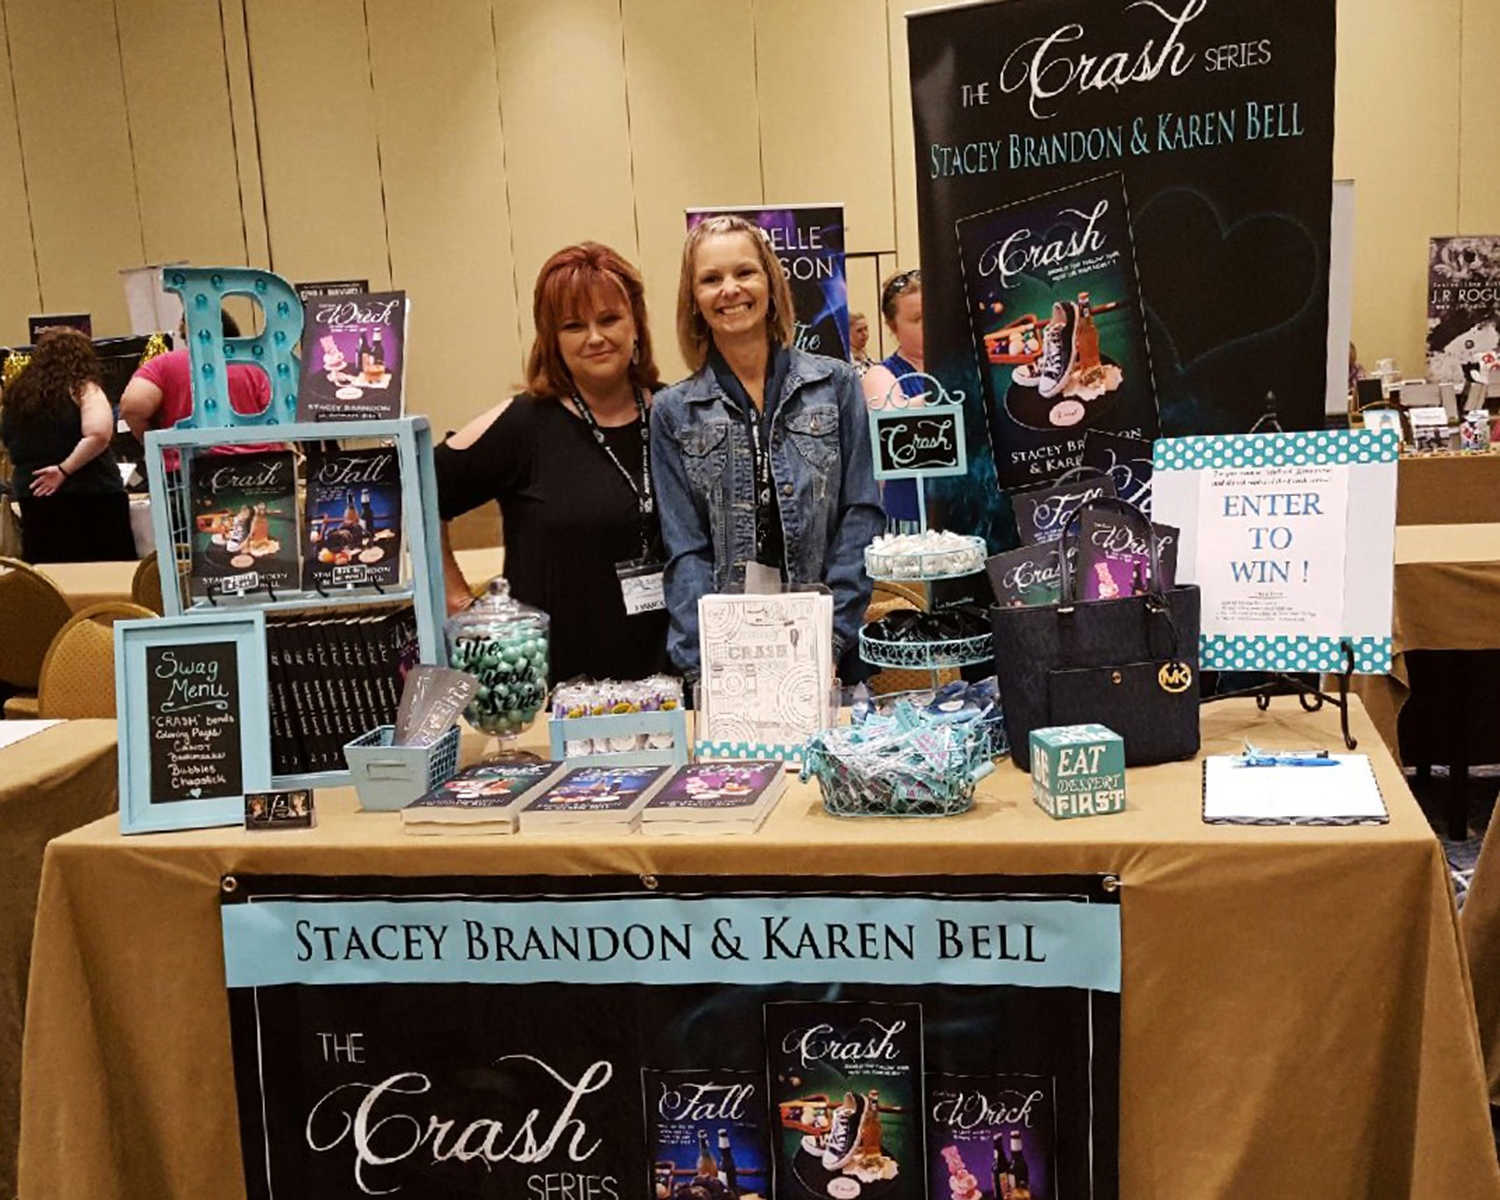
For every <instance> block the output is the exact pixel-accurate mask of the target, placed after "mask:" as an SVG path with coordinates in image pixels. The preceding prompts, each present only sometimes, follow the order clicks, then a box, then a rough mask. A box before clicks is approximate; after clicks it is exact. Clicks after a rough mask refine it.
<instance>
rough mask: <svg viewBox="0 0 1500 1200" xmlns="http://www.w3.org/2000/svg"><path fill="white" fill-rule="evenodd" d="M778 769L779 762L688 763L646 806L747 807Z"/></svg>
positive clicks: (780, 769) (670, 807)
mask: <svg viewBox="0 0 1500 1200" xmlns="http://www.w3.org/2000/svg"><path fill="white" fill-rule="evenodd" d="M781 772H782V765H781V764H780V763H779V762H740V763H736V762H703V763H689V764H688V765H687V766H685V767H683V768H682V769H681V770H680V771H678V772H677V774H676V776H675V777H673V778H672V779H670V780H669V781H668V782H667V785H666V786H665V787H664V788H662V790H661V791H659V792H657V793H656V795H655V796H653V797H652V798H651V802H650V803H649V804H648V805H647V806H646V808H647V809H648V810H649V811H651V812H656V811H657V810H659V809H664V808H665V809H674V810H677V809H692V810H699V811H702V810H708V811H712V810H714V809H724V810H728V811H730V812H733V811H734V810H737V809H742V808H750V807H751V806H753V805H754V804H755V802H756V801H757V800H758V799H760V796H761V793H762V792H764V791H765V790H766V788H767V787H768V786H770V784H771V783H772V781H774V780H775V779H776V778H777V777H778V776H779V775H780V774H781Z"/></svg>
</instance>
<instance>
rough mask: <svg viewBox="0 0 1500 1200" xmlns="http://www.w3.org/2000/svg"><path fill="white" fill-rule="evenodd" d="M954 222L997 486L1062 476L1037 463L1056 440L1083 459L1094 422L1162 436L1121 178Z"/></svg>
mask: <svg viewBox="0 0 1500 1200" xmlns="http://www.w3.org/2000/svg"><path fill="white" fill-rule="evenodd" d="M956 230H957V234H958V244H959V256H960V263H961V268H962V271H963V279H964V290H965V293H966V295H965V302H966V305H967V309H968V313H969V323H970V329H971V331H972V333H973V337H974V351H975V357H976V359H977V362H976V366H977V368H978V370H979V375H980V378H981V379H982V380H983V381H984V389H985V394H986V399H987V401H988V404H989V410H990V421H991V424H992V427H993V433H994V436H995V445H996V450H997V459H996V467H997V471H998V475H999V481H1000V486H1001V487H1003V488H1010V487H1017V486H1020V485H1022V484H1025V483H1028V482H1035V481H1036V480H1037V479H1039V478H1047V477H1050V476H1051V475H1055V474H1056V473H1057V470H1060V469H1061V466H1059V467H1058V468H1057V469H1056V470H1050V471H1049V470H1045V469H1040V470H1039V469H1038V464H1039V463H1041V464H1045V463H1046V462H1047V461H1048V457H1049V456H1048V455H1046V454H1045V451H1046V450H1047V449H1049V448H1050V449H1053V450H1055V451H1056V453H1055V454H1053V455H1052V456H1050V457H1052V458H1056V459H1059V460H1060V459H1062V458H1066V459H1067V460H1068V461H1067V462H1064V463H1062V464H1061V465H1062V466H1065V465H1071V464H1073V463H1076V462H1077V460H1078V458H1079V456H1080V455H1081V454H1082V452H1083V441H1082V437H1083V433H1084V432H1085V430H1088V429H1101V430H1107V431H1111V432H1115V433H1124V434H1128V435H1129V436H1131V437H1136V438H1144V439H1147V440H1150V439H1152V438H1155V436H1156V434H1157V424H1158V422H1157V408H1156V386H1155V382H1154V380H1153V379H1152V375H1151V360H1150V354H1149V351H1148V347H1147V344H1146V324H1145V315H1144V312H1143V309H1142V306H1141V297H1140V290H1139V286H1138V284H1137V280H1136V270H1135V252H1134V248H1133V244H1132V240H1131V232H1130V214H1129V210H1128V207H1127V204H1126V197H1125V185H1124V179H1123V177H1122V176H1121V175H1119V174H1113V175H1104V176H1100V177H1099V178H1097V179H1091V180H1088V181H1086V182H1083V183H1078V184H1074V185H1072V186H1070V187H1066V188H1061V189H1059V190H1057V191H1053V192H1047V193H1045V194H1043V195H1040V196H1037V197H1035V198H1033V199H1030V200H1024V201H1020V202H1018V203H1016V204H1011V205H1007V206H1005V207H1003V208H997V209H993V210H991V211H989V212H986V213H980V214H978V215H976V216H972V217H965V218H964V219H963V220H960V221H959V222H957V225H956ZM1039 451H1040V452H1043V453H1041V454H1039V453H1038V452H1039Z"/></svg>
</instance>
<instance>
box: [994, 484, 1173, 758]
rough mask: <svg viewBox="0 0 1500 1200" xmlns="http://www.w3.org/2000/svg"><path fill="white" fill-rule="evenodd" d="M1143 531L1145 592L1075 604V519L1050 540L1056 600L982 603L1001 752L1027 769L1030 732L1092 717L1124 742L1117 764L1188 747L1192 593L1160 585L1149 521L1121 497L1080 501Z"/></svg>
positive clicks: (1167, 754) (1168, 754)
mask: <svg viewBox="0 0 1500 1200" xmlns="http://www.w3.org/2000/svg"><path fill="white" fill-rule="evenodd" d="M1089 508H1095V509H1106V510H1108V511H1110V512H1115V513H1120V514H1122V515H1124V516H1126V517H1127V519H1131V520H1133V522H1134V523H1135V524H1136V525H1137V526H1139V527H1143V529H1144V533H1145V540H1146V545H1147V546H1148V547H1149V548H1150V555H1151V582H1150V589H1151V590H1150V591H1148V592H1147V593H1146V594H1145V595H1141V596H1125V597H1121V598H1119V599H1116V600H1086V601H1078V600H1075V599H1074V598H1073V597H1074V595H1075V582H1074V579H1073V577H1072V572H1071V571H1070V570H1069V566H1068V547H1069V545H1070V544H1071V542H1072V541H1073V540H1074V532H1073V530H1074V526H1075V524H1076V518H1075V521H1073V522H1070V523H1069V527H1068V530H1067V531H1066V532H1065V533H1064V535H1063V540H1062V541H1061V542H1059V543H1058V558H1059V565H1060V568H1061V570H1060V576H1061V583H1062V599H1061V601H1060V602H1059V603H1058V604H1055V605H1048V606H1045V607H1032V608H1001V607H999V606H998V605H997V606H995V607H993V608H991V609H990V618H991V623H992V625H993V626H994V631H995V674H996V676H997V677H998V679H999V681H1000V700H1001V704H1002V705H1003V707H1004V715H1005V732H1006V734H1007V736H1008V737H1009V739H1010V756H1011V759H1012V760H1013V761H1014V762H1015V764H1016V765H1017V766H1018V767H1020V768H1022V769H1023V770H1030V769H1031V731H1032V730H1033V729H1040V728H1043V727H1046V726H1050V725H1085V724H1090V723H1094V722H1097V723H1098V724H1100V725H1105V726H1108V727H1109V728H1110V729H1112V730H1114V731H1115V732H1116V733H1118V734H1119V735H1120V737H1121V739H1122V740H1123V741H1124V743H1125V765H1126V766H1129V767H1139V766H1147V765H1149V764H1151V763H1159V762H1168V761H1171V760H1172V759H1178V758H1191V757H1192V756H1193V755H1194V754H1196V753H1198V631H1199V625H1200V614H1199V595H1198V589H1197V588H1196V587H1194V586H1193V585H1191V584H1188V585H1184V586H1181V587H1173V588H1169V589H1167V590H1165V591H1163V590H1162V588H1161V571H1160V569H1159V566H1158V563H1157V558H1156V539H1155V538H1154V537H1152V536H1151V529H1150V524H1149V522H1147V521H1146V520H1145V518H1144V517H1142V516H1141V515H1140V514H1139V513H1138V512H1137V511H1136V510H1135V509H1134V508H1132V507H1131V506H1130V505H1128V504H1126V503H1125V502H1124V501H1122V500H1095V501H1093V502H1092V503H1090V504H1088V505H1085V506H1084V509H1081V510H1080V512H1082V511H1086V510H1087V509H1089Z"/></svg>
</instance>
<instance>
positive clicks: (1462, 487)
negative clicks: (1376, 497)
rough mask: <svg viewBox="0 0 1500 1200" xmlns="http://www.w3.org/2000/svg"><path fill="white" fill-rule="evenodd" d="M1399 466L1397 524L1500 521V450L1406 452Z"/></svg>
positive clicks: (1397, 477)
mask: <svg viewBox="0 0 1500 1200" xmlns="http://www.w3.org/2000/svg"><path fill="white" fill-rule="evenodd" d="M1397 471H1398V473H1397V476H1396V524H1397V525H1449V524H1455V523H1468V524H1475V525H1482V524H1485V523H1487V522H1500V450H1492V451H1490V452H1489V453H1487V454H1474V453H1469V454H1437V455H1425V454H1424V455H1404V456H1402V458H1401V461H1400V465H1399V466H1398V468H1397Z"/></svg>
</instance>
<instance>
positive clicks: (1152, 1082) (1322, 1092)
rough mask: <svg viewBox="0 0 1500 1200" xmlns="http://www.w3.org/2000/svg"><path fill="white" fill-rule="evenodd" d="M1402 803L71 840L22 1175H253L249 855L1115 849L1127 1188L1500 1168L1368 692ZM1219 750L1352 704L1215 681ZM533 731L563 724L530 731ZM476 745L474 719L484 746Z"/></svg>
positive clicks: (1035, 856)
mask: <svg viewBox="0 0 1500 1200" xmlns="http://www.w3.org/2000/svg"><path fill="white" fill-rule="evenodd" d="M1353 707H1354V712H1353V714H1352V722H1353V728H1354V730H1355V732H1356V734H1357V736H1359V737H1360V738H1361V740H1362V742H1363V744H1364V745H1365V746H1366V747H1367V748H1368V749H1369V752H1370V756H1371V759H1372V761H1373V763H1374V766H1375V771H1376V774H1377V777H1378V779H1379V782H1380V786H1381V789H1382V791H1383V792H1384V794H1385V797H1386V801H1387V804H1388V805H1389V807H1390V812H1391V820H1390V823H1389V824H1388V825H1383V826H1373V827H1364V828H1285V827H1279V828H1265V827H1248V826H1209V825H1205V824H1204V823H1203V821H1202V819H1201V815H1200V804H1201V787H1200V767H1199V764H1198V763H1196V762H1186V763H1176V764H1169V765H1165V766H1160V767H1152V768H1146V769H1140V770H1133V771H1131V772H1130V774H1129V777H1128V782H1127V786H1128V792H1129V796H1128V803H1129V810H1128V811H1127V812H1125V813H1123V814H1120V815H1117V816H1109V817H1098V818H1085V819H1075V820H1072V821H1065V822H1054V821H1052V820H1051V819H1050V818H1049V817H1047V816H1046V815H1045V814H1044V813H1042V812H1041V810H1039V809H1038V808H1037V807H1036V806H1035V805H1034V804H1033V803H1032V801H1031V799H1030V790H1029V786H1030V785H1029V779H1028V777H1027V776H1025V775H1024V774H1022V773H1021V772H1019V771H1017V770H1015V769H1014V768H1013V767H1011V766H1010V765H1009V764H1008V763H1002V764H1000V765H999V766H998V767H997V769H996V771H995V773H994V774H993V775H991V776H990V777H989V778H987V779H986V780H985V781H984V782H983V783H982V784H981V785H980V788H979V792H978V800H977V804H976V808H975V810H974V811H973V812H971V813H968V814H966V815H964V816H962V817H956V818H952V819H947V820H926V821H909V822H901V821H899V820H893V819H887V820H864V821H841V820H839V819H837V818H833V817H829V816H827V815H825V814H824V813H823V811H822V808H821V805H820V803H819V801H818V797H817V793H816V791H815V789H813V788H812V787H810V786H804V785H796V784H794V785H793V786H792V787H790V788H789V790H788V792H787V793H786V795H785V796H784V797H783V799H782V801H781V803H780V805H779V807H778V808H777V809H776V811H775V812H774V813H773V814H772V816H771V819H770V820H769V822H768V823H767V824H766V826H765V827H764V828H763V829H762V830H761V832H760V833H759V834H757V835H756V836H754V837H749V838H721V839H713V838H708V837H682V838H661V839H647V838H645V837H642V836H639V835H637V836H629V837H621V838H559V837H541V836H529V837H522V836H513V837H509V838H505V837H500V838H478V837H470V838H452V839H447V838H414V837H410V836H405V835H403V834H402V832H401V826H400V819H399V816H398V815H397V814H394V813H374V814H359V813H356V812H355V811H354V799H353V797H352V795H351V794H350V793H348V792H346V791H338V792H330V793H326V794H322V795H320V797H319V803H318V807H319V825H318V828H316V829H314V830H311V831H305V832H297V833H287V834H246V833H245V832H244V831H242V830H239V829H221V830H204V831H197V832H185V833H177V834H157V835H150V836H139V837H134V838H131V839H128V840H124V839H122V838H121V837H120V834H119V826H118V821H117V820H116V819H114V818H107V819H105V820H102V821H97V822H95V823H94V824H93V825H90V826H88V827H86V828H84V829H81V830H78V831H77V832H75V833H72V834H69V835H68V836H66V837H63V838H60V839H58V840H57V841H55V842H54V843H52V845H51V846H49V847H48V851H47V861H46V866H45V869H44V872H43V880H42V897H41V905H40V909H39V912H38V920H37V944H36V950H35V953H34V956H33V972H32V1005H31V1012H30V1018H31V1019H30V1021H29V1023H28V1026H27V1030H26V1057H25V1076H24V1083H25V1090H24V1096H23V1115H22V1140H21V1181H22V1194H23V1195H25V1197H26V1200H53V1198H61V1197H78V1196H88V1197H89V1198H90V1200H108V1198H110V1197H119V1198H121V1200H125V1198H127V1197H128V1198H131V1200H135V1198H138V1197H143V1196H150V1197H152V1198H153V1200H166V1198H168V1197H183V1198H184V1200H186V1198H192V1200H201V1198H202V1197H205V1196H213V1197H216V1198H219V1197H236V1196H241V1195H243V1190H242V1189H243V1181H242V1176H241V1168H240V1147H239V1140H238V1131H237V1127H236V1122H235V1117H234V1113H235V1095H234V1088H233V1081H232V1068H231V1058H230V1042H229V1026H228V1012H227V1002H226V998H225V989H224V971H223V960H222V950H221V943H220V925H219V880H220V878H221V876H223V875H224V874H227V873H297V874H307V875H314V876H317V875H339V874H366V875H369V874H374V875H382V874H387V875H470V874H474V875H486V874H488V875H495V874H522V873H540V874H583V873H646V872H652V873H657V872H659V873H669V874H678V873H685V874H693V873H704V874H736V875H748V874H756V875H762V874H764V875H787V874H802V875H822V874H835V873H839V874H870V875H908V874H989V873H995V872H1006V873H1015V874H1028V873H1050V872H1116V873H1118V874H1119V875H1120V876H1121V877H1122V879H1123V883H1124V890H1123V892H1122V897H1123V912H1122V922H1123V950H1124V962H1123V981H1124V989H1123V997H1122V1011H1123V1024H1124V1030H1123V1046H1122V1062H1121V1079H1122V1084H1121V1098H1120V1113H1121V1131H1120V1133H1121V1138H1120V1144H1121V1162H1120V1178H1121V1189H1120V1195H1121V1196H1122V1197H1127V1198H1133V1197H1144V1196H1171V1197H1193V1198H1198V1197H1222V1196H1307V1195H1312V1194H1316V1195H1317V1196H1319V1197H1320V1198H1321V1200H1335V1198H1337V1197H1351V1198H1352V1197H1369V1196H1375V1195H1379V1196H1382V1197H1393V1196H1412V1197H1429V1196H1430V1197H1434V1198H1436V1197H1442V1198H1444V1200H1449V1198H1451V1197H1456V1196H1463V1197H1465V1198H1466V1200H1482V1198H1485V1197H1492V1198H1493V1197H1500V1168H1497V1166H1496V1161H1495V1148H1494V1142H1493V1141H1492V1138H1491V1132H1490V1124H1489V1114H1488V1106H1487V1103H1486V1099H1487V1097H1486V1090H1485V1081H1484V1070H1483V1063H1482V1059H1481V1054H1480V1048H1479V1037H1478V1032H1477V1030H1476V1028H1475V1023H1474V1018H1473V999H1472V996H1471V994H1470V991H1469V983H1468V975H1467V972H1466V970H1465V962H1464V955H1463V950H1462V946H1461V943H1460V941H1459V938H1458V930H1457V926H1456V920H1455V915H1454V911H1453V901H1452V893H1451V891H1450V888H1449V883H1448V875H1447V867H1446V864H1445V862H1444V860H1443V856H1442V852H1441V849H1440V847H1439V845H1438V843H1437V841H1436V840H1435V839H1434V838H1433V836H1432V833H1431V830H1430V829H1429V827H1428V826H1427V823H1426V821H1425V820H1424V819H1423V817H1422V814H1421V812H1420V811H1419V810H1418V808H1417V806H1416V804H1415V803H1414V802H1413V800H1412V798H1411V795H1410V793H1409V792H1408V791H1407V789H1406V786H1405V783H1404V781H1403V780H1402V777H1401V774H1400V772H1399V770H1398V769H1397V768H1396V765H1395V763H1394V762H1393V760H1392V759H1391V757H1390V755H1389V754H1388V753H1387V752H1386V751H1385V750H1384V749H1383V747H1382V746H1381V744H1380V742H1379V740H1378V738H1377V737H1376V736H1375V731H1374V728H1373V726H1371V724H1370V722H1369V720H1368V718H1367V717H1366V716H1365V714H1364V711H1363V709H1362V708H1360V706H1359V705H1358V703H1357V702H1356V703H1355V704H1354V706H1353ZM1203 733H1204V751H1205V753H1224V752H1229V751H1237V750H1238V749H1239V748H1240V746H1241V743H1242V742H1243V740H1244V738H1245V737H1246V736H1247V735H1248V736H1253V737H1254V738H1255V741H1256V743H1257V744H1259V745H1267V746H1278V747H1291V746H1301V747H1306V746H1308V745H1310V744H1318V745H1333V744H1334V743H1335V742H1336V740H1337V736H1338V724H1337V718H1336V715H1334V714H1331V713H1329V712H1327V711H1324V712H1321V713H1317V714H1311V715H1309V714H1306V713H1303V712H1302V711H1301V710H1300V708H1299V707H1298V706H1297V705H1296V703H1295V701H1291V700H1280V701H1277V702H1275V703H1273V705H1272V707H1271V711H1270V712H1268V713H1266V714H1264V715H1262V714H1258V713H1257V712H1256V710H1255V707H1254V703H1253V702H1252V701H1249V700H1245V701H1226V702H1224V703H1221V704H1216V705H1213V706H1211V707H1209V708H1207V709H1205V710H1204V713H1203ZM529 740H530V741H531V744H533V745H537V744H539V742H540V731H539V730H534V731H533V734H532V737H531V738H530V739H529ZM476 749H477V746H476V745H475V744H474V743H469V744H466V746H465V754H466V757H471V756H472V755H473V753H474V752H475V750H476Z"/></svg>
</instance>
